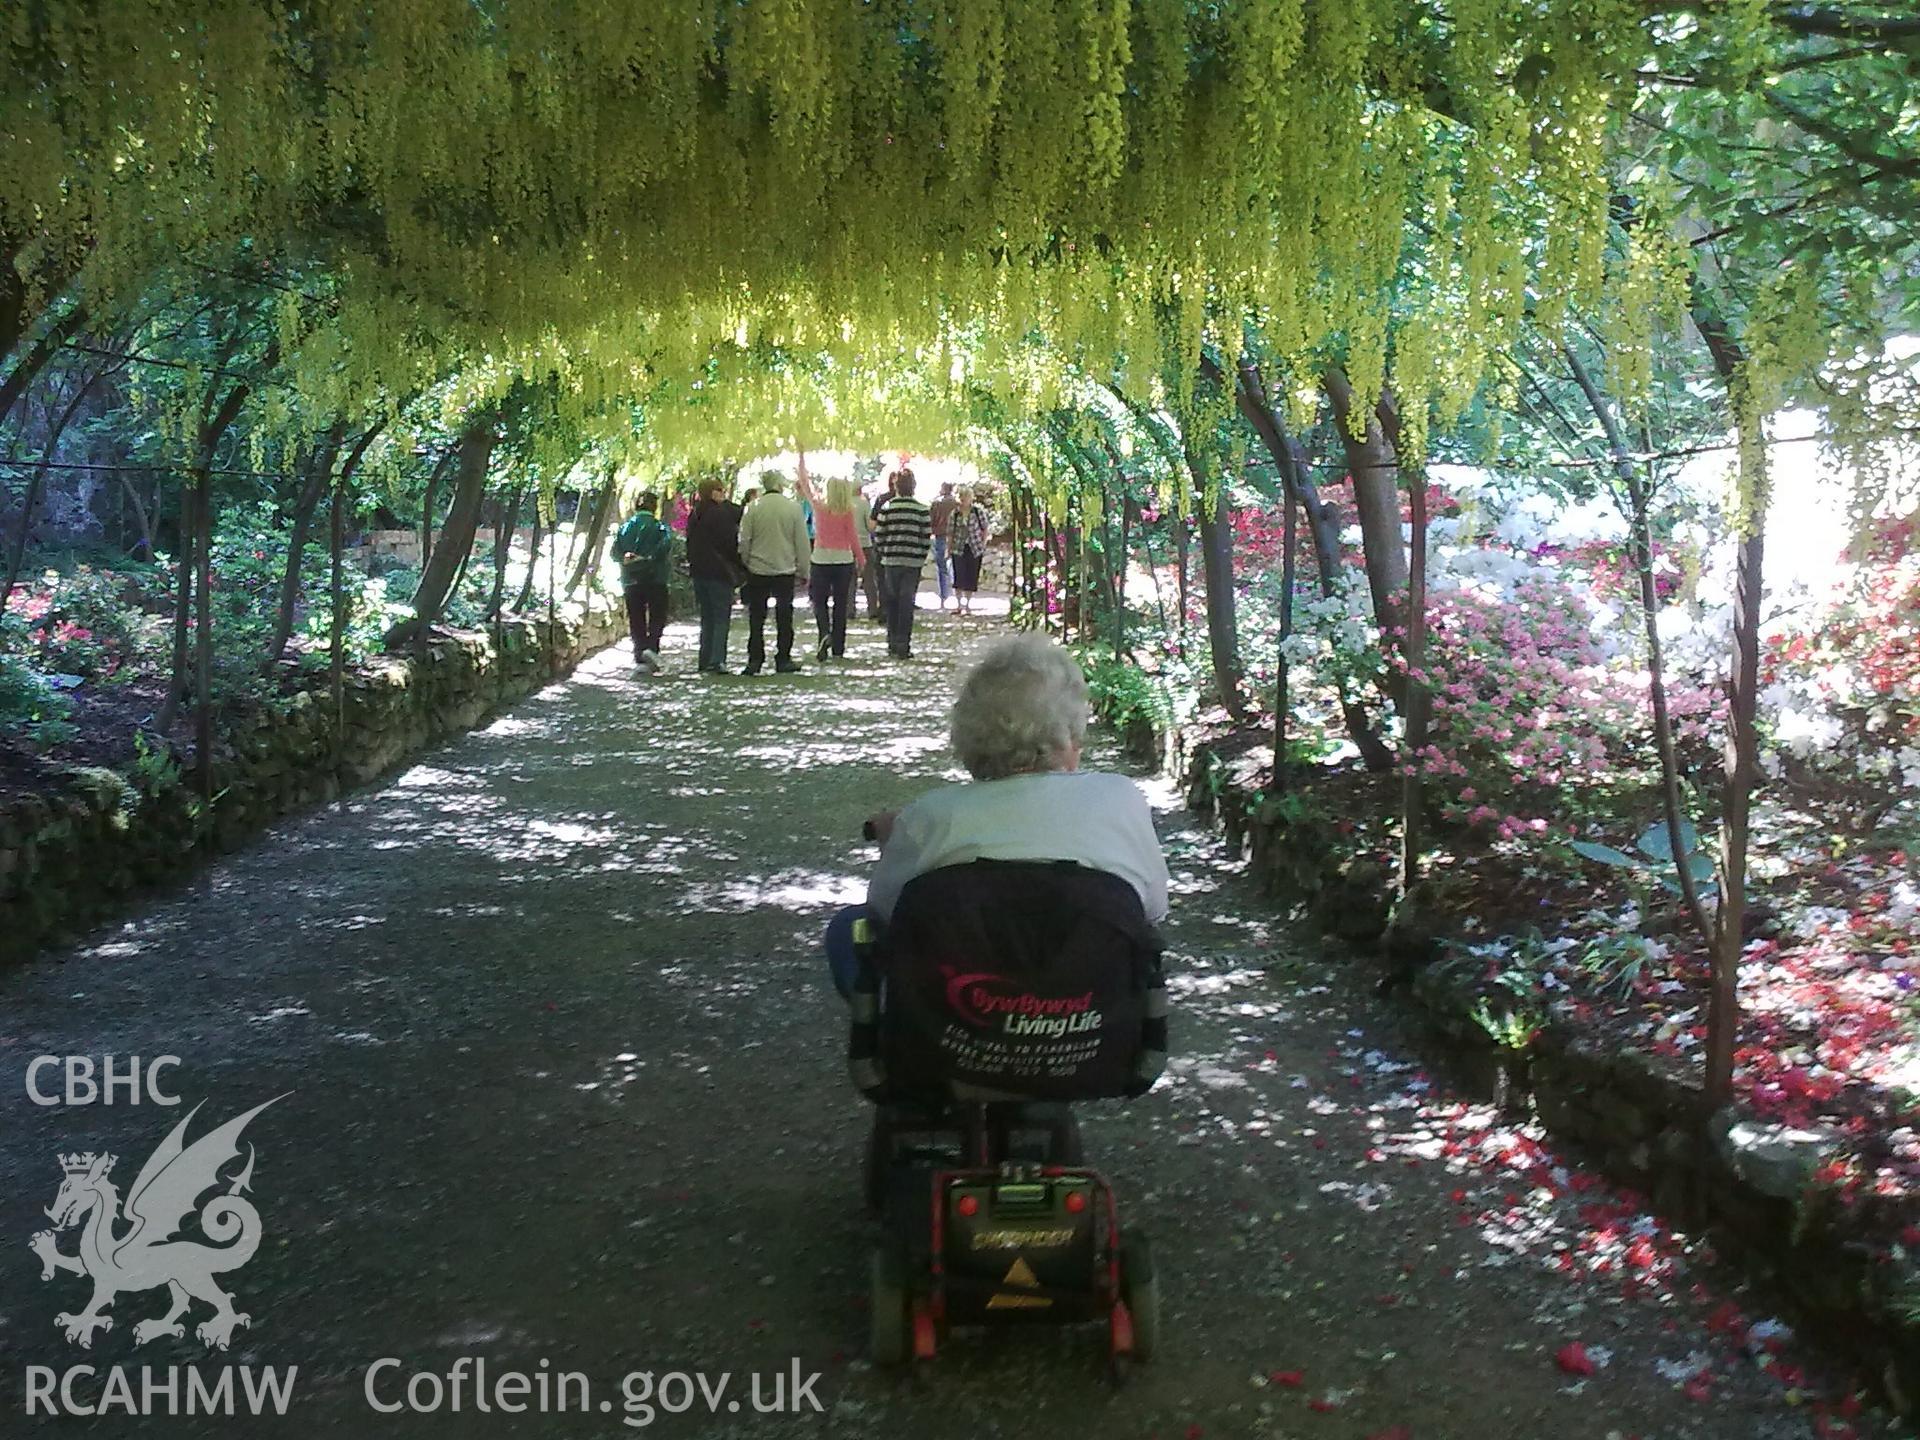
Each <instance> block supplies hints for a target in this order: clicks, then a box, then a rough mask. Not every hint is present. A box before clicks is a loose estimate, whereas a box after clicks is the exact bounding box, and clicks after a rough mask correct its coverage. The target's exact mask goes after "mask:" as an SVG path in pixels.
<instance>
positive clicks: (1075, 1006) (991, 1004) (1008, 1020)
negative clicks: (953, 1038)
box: [942, 967, 1100, 1039]
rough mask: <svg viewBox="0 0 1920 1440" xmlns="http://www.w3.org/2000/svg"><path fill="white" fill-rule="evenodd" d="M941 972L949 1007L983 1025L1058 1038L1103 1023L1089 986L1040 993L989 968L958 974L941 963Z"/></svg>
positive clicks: (969, 1019) (965, 1018)
mask: <svg viewBox="0 0 1920 1440" xmlns="http://www.w3.org/2000/svg"><path fill="white" fill-rule="evenodd" d="M942 973H943V974H944V975H945V976H946V979H947V1007H948V1009H949V1010H951V1011H952V1012H953V1013H954V1014H956V1015H958V1016H960V1017H961V1019H963V1020H965V1021H966V1022H967V1023H968V1024H970V1025H973V1026H975V1027H977V1028H979V1029H982V1030H995V1029H997V1030H998V1031H999V1032H1000V1033H1001V1034H1003V1035H1040V1036H1046V1037H1048V1038H1050V1039H1059V1038H1060V1037H1062V1036H1066V1035H1077V1034H1081V1033H1084V1032H1086V1031H1094V1030H1098V1029H1099V1028H1100V1012H1099V1011H1098V1010H1096V1009H1094V1008H1093V992H1092V991H1091V990H1087V991H1083V992H1082V993H1080V994H1078V995H1038V994H1035V993H1034V992H1033V991H1031V990H1026V989H1022V988H1021V987H1020V986H1019V985H1017V984H1015V983H1014V982H1013V981H1011V980H1009V979H1007V977H1006V976H1004V975H995V974H993V973H991V972H990V971H984V970H977V971H972V972H969V973H966V974H958V973H956V972H955V971H953V970H952V969H950V968H944V967H943V969H942Z"/></svg>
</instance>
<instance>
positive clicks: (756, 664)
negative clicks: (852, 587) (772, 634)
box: [740, 471, 813, 675]
mask: <svg viewBox="0 0 1920 1440" xmlns="http://www.w3.org/2000/svg"><path fill="white" fill-rule="evenodd" d="M784 483H785V477H783V476H781V475H780V474H779V473H778V472H775V471H768V472H767V473H766V474H764V475H762V476H761V477H760V498H759V499H758V500H755V501H754V502H753V504H751V505H749V506H748V507H747V513H746V514H745V515H743V516H741V517H740V562H741V564H743V565H745V566H746V569H747V583H746V584H745V586H743V587H742V589H741V597H742V598H743V599H744V600H745V601H746V602H747V669H746V673H747V674H749V675H758V674H759V673H760V672H761V670H763V669H764V668H766V663H767V605H768V602H772V604H773V607H774V627H775V630H776V632H777V636H778V642H779V649H778V650H777V652H776V654H775V658H774V663H773V668H774V670H775V671H776V672H778V673H779V674H782V675H791V674H793V673H794V672H795V671H797V670H798V669H799V668H800V666H799V665H798V664H797V663H796V662H795V661H794V658H793V587H794V585H795V584H796V583H797V582H799V581H801V580H804V579H805V578H806V576H807V570H808V565H809V556H810V555H811V553H812V549H813V547H812V545H811V544H810V543H809V542H808V540H807V522H806V519H805V517H803V516H802V515H801V513H800V506H799V504H798V503H797V502H796V501H795V500H794V499H793V497H792V496H790V495H786V494H783V493H782V492H781V486H782V485H783V484H784Z"/></svg>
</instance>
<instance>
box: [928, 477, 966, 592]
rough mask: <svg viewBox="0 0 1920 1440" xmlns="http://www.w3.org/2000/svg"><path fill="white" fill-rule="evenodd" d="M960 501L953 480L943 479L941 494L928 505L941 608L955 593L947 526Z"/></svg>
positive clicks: (934, 579) (934, 574)
mask: <svg viewBox="0 0 1920 1440" xmlns="http://www.w3.org/2000/svg"><path fill="white" fill-rule="evenodd" d="M957 503H958V502H957V501H955V499H954V497H953V482H952V481H951V480H946V481H942V482H941V485H940V494H939V496H938V497H937V498H936V499H935V500H934V502H933V503H932V504H931V505H929V506H927V511H928V516H929V518H930V519H931V520H932V521H933V583H934V586H935V588H936V589H938V590H939V592H940V608H941V609H942V610H945V609H946V608H947V599H948V597H949V596H951V595H952V594H953V562H952V559H951V557H950V555H949V547H948V545H947V526H948V523H949V522H950V521H951V520H952V519H953V511H954V507H955V505H956V504H957Z"/></svg>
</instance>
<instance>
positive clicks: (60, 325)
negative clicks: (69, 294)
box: [0, 305, 87, 421]
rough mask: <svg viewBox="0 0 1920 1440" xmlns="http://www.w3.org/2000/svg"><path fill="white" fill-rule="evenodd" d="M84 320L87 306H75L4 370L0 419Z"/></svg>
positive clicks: (0, 389)
mask: <svg viewBox="0 0 1920 1440" xmlns="http://www.w3.org/2000/svg"><path fill="white" fill-rule="evenodd" d="M86 323H87V307H86V306H84V305H75V306H74V307H73V308H72V309H71V310H69V311H68V312H67V313H66V314H65V315H62V316H61V317H60V318H59V319H58V320H56V321H54V322H53V324H51V325H49V326H48V327H47V329H46V332H45V333H44V334H43V335H41V337H40V338H39V339H38V340H36V341H34V342H33V344H32V345H31V346H30V347H28V349H27V353H26V354H24V355H22V356H21V357H20V363H19V364H17V365H15V366H14V367H13V369H11V370H10V371H8V372H7V378H6V379H5V380H4V381H0V421H4V420H5V419H6V418H7V414H8V412H9V411H11V410H12V409H13V405H14V402H15V401H16V400H18V399H19V398H20V396H21V395H22V394H24V393H25V392H26V388H27V387H28V386H29V385H31V384H32V383H33V381H34V377H35V376H37V375H38V374H39V373H40V372H41V371H42V370H44V369H45V368H46V366H47V362H48V361H50V360H52V359H53V357H54V356H55V355H57V354H59V352H60V347H61V346H63V345H65V344H66V343H67V341H69V340H71V339H72V338H73V337H74V335H75V334H76V333H77V332H78V331H79V329H80V327H81V326H82V325H84V324H86Z"/></svg>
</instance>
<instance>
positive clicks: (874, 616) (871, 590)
mask: <svg viewBox="0 0 1920 1440" xmlns="http://www.w3.org/2000/svg"><path fill="white" fill-rule="evenodd" d="M899 483H900V472H899V471H897V470H896V471H893V472H891V473H889V474H888V476H887V493H886V494H884V495H882V496H881V497H880V498H879V499H878V500H876V501H874V502H873V505H872V506H871V508H870V509H869V510H868V512H867V532H868V536H869V540H868V544H867V573H866V588H867V619H869V620H874V621H878V622H879V623H881V624H883V625H884V624H885V623H886V619H887V597H886V596H885V595H883V594H881V593H880V554H879V552H878V551H877V550H875V549H874V548H873V544H872V540H871V536H872V532H873V527H874V526H875V525H877V524H878V523H879V521H880V516H881V515H882V514H883V513H884V512H885V510H886V508H887V502H888V501H889V500H891V499H893V497H894V494H895V487H897V486H898V485H899Z"/></svg>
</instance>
